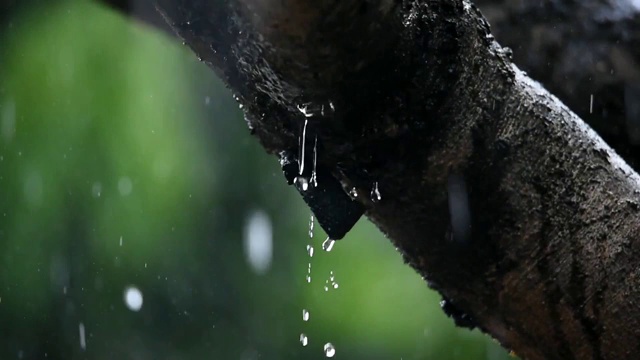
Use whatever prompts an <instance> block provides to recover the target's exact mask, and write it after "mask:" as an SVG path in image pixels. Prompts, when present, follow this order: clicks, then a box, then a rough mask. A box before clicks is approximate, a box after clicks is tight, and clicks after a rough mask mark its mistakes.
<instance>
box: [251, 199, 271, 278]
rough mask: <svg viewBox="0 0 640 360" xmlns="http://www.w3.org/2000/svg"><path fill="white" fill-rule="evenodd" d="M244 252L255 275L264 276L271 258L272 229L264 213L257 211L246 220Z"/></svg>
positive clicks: (267, 216)
mask: <svg viewBox="0 0 640 360" xmlns="http://www.w3.org/2000/svg"><path fill="white" fill-rule="evenodd" d="M244 250H245V255H246V257H247V260H248V261H249V264H250V265H251V267H252V268H253V270H254V271H255V272H256V273H257V274H264V273H266V272H267V270H269V268H270V267H271V259H272V257H273V227H272V225H271V219H270V218H269V215H267V213H266V212H264V211H262V210H257V211H255V212H253V213H252V214H251V215H249V217H248V218H247V222H246V224H245V227H244Z"/></svg>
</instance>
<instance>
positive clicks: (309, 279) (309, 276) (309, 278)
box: [307, 275, 311, 283]
mask: <svg viewBox="0 0 640 360" xmlns="http://www.w3.org/2000/svg"><path fill="white" fill-rule="evenodd" d="M307 283H311V275H307Z"/></svg>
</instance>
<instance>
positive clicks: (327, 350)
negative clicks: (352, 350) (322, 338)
mask: <svg viewBox="0 0 640 360" xmlns="http://www.w3.org/2000/svg"><path fill="white" fill-rule="evenodd" d="M335 354H336V348H335V347H333V344H332V343H326V344H324V355H325V356H326V357H328V358H331V357H334V355H335Z"/></svg>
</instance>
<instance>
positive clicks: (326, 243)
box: [322, 238, 336, 252]
mask: <svg viewBox="0 0 640 360" xmlns="http://www.w3.org/2000/svg"><path fill="white" fill-rule="evenodd" d="M335 244H336V241H335V240H333V239H331V238H327V239H326V240H325V241H324V242H323V243H322V250H324V251H327V252H329V251H331V250H332V249H333V245H335Z"/></svg>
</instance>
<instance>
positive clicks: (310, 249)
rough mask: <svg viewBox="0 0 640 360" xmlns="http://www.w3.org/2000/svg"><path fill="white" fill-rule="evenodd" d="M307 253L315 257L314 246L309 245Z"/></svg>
mask: <svg viewBox="0 0 640 360" xmlns="http://www.w3.org/2000/svg"><path fill="white" fill-rule="evenodd" d="M307 253H308V254H309V257H313V246H311V245H307Z"/></svg>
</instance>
